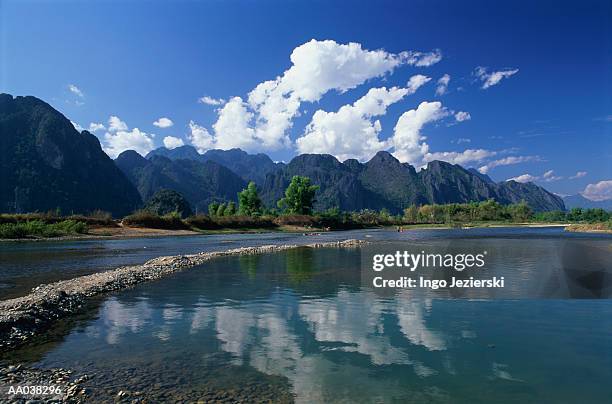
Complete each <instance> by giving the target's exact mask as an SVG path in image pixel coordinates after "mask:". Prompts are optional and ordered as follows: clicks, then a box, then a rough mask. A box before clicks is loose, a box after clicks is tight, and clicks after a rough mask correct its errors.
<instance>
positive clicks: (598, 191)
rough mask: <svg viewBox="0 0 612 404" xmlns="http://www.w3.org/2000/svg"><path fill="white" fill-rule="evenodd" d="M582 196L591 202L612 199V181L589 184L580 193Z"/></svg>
mask: <svg viewBox="0 0 612 404" xmlns="http://www.w3.org/2000/svg"><path fill="white" fill-rule="evenodd" d="M582 196H584V197H585V198H587V199H590V200H592V201H606V200H608V199H612V180H606V181H599V182H597V183H595V184H589V185H587V186H586V188H585V189H584V191H582Z"/></svg>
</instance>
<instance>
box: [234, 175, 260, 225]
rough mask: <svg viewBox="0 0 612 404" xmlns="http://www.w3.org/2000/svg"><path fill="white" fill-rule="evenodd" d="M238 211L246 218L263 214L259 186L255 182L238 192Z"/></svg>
mask: <svg viewBox="0 0 612 404" xmlns="http://www.w3.org/2000/svg"><path fill="white" fill-rule="evenodd" d="M238 206H239V208H238V211H239V213H240V214H241V215H244V216H253V215H254V214H257V213H261V199H259V194H258V193H257V186H256V185H255V183H254V182H253V181H251V182H249V185H248V186H247V187H246V188H245V189H243V190H242V191H240V192H238Z"/></svg>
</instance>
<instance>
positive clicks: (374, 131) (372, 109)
mask: <svg viewBox="0 0 612 404" xmlns="http://www.w3.org/2000/svg"><path fill="white" fill-rule="evenodd" d="M411 82H412V85H411ZM411 82H409V84H408V85H409V88H399V87H392V88H390V89H387V88H385V87H382V88H372V89H370V90H369V91H368V93H367V94H366V95H364V96H363V97H361V98H360V99H358V100H357V101H355V103H353V104H351V105H344V106H342V107H341V108H340V109H339V110H338V111H337V112H326V111H322V110H318V111H316V112H315V113H314V115H313V117H312V120H311V122H310V123H309V124H308V125H307V126H306V129H305V131H304V135H303V136H302V137H300V138H299V139H297V141H296V144H297V149H298V151H299V152H300V153H327V154H333V155H334V156H336V157H337V158H338V159H339V160H346V159H349V158H356V159H358V160H362V161H364V160H368V159H370V158H371V157H372V156H373V155H374V154H375V153H376V152H378V151H380V150H382V149H384V148H385V143H384V142H382V141H381V140H380V139H379V137H378V135H379V133H380V131H381V130H382V127H381V124H380V121H378V120H376V121H373V119H372V118H373V117H376V116H380V115H384V114H385V113H386V112H387V107H388V106H389V105H391V104H393V103H396V102H398V101H399V100H401V99H402V98H403V97H404V96H405V95H406V94H409V93H411V92H414V91H416V89H417V88H418V87H419V86H420V85H422V84H424V83H425V82H427V80H423V79H415V80H412V79H411ZM417 82H418V83H420V84H418V83H417Z"/></svg>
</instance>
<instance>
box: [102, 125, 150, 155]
mask: <svg viewBox="0 0 612 404" xmlns="http://www.w3.org/2000/svg"><path fill="white" fill-rule="evenodd" d="M154 136H155V135H153V134H149V133H145V132H143V131H141V130H140V129H138V128H134V129H132V130H129V129H128V126H127V124H126V123H125V122H124V121H122V120H121V119H120V118H119V117H117V116H115V115H113V116H111V117H110V118H109V119H108V131H107V132H106V133H105V134H104V142H103V146H102V148H103V149H104V151H105V152H106V154H108V155H109V156H110V157H111V158H113V159H114V158H116V157H117V156H118V155H119V154H121V153H122V152H124V151H126V150H134V151H136V152H137V153H139V154H141V155H143V156H144V155H146V154H147V153H148V152H150V151H151V150H153V148H154V146H153V137H154Z"/></svg>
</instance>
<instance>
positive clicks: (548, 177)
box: [542, 170, 563, 182]
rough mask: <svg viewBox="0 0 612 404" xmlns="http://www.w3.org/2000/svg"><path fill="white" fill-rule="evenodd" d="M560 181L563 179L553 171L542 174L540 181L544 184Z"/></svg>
mask: <svg viewBox="0 0 612 404" xmlns="http://www.w3.org/2000/svg"><path fill="white" fill-rule="evenodd" d="M562 179H563V177H560V176H557V175H555V172H554V171H553V170H548V171H546V172H545V173H544V174H542V180H543V181H546V182H553V181H559V180H562Z"/></svg>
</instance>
